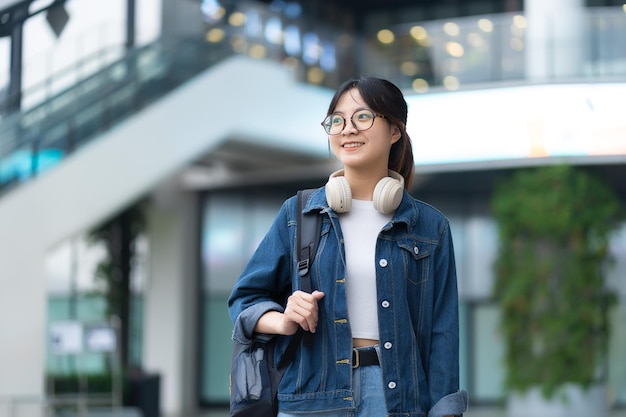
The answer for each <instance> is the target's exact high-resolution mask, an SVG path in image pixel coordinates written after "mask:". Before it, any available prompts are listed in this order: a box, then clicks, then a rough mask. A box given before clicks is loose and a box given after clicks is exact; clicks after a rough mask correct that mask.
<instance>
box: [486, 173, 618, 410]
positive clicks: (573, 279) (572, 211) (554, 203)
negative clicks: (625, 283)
mask: <svg viewBox="0 0 626 417" xmlns="http://www.w3.org/2000/svg"><path fill="white" fill-rule="evenodd" d="M491 203H492V205H491V207H492V211H493V214H494V216H495V219H496V222H497V225H498V230H499V249H498V255H497V259H496V262H495V287H494V295H495V297H496V299H497V301H498V303H499V305H500V307H501V312H502V318H501V331H502V334H503V337H504V342H505V367H506V384H507V387H508V388H509V389H510V390H512V391H517V392H524V391H526V390H527V389H529V388H536V387H539V388H541V391H542V393H543V394H544V396H545V397H546V398H550V397H552V396H553V395H554V394H555V393H556V391H557V390H558V389H559V387H561V386H562V385H563V384H565V383H575V384H579V385H582V386H584V387H588V386H589V385H591V384H592V383H594V382H596V381H598V380H601V379H603V378H605V377H606V372H605V369H604V368H603V367H604V365H605V362H606V355H607V349H608V339H609V330H610V323H609V310H610V308H611V306H613V305H614V303H615V301H616V296H615V294H614V293H613V292H612V291H610V290H608V289H607V287H606V285H605V282H604V271H605V268H606V267H607V261H608V260H609V253H608V245H609V239H610V234H611V232H612V231H613V230H614V229H615V227H616V224H617V221H618V220H619V219H620V217H621V215H622V214H623V213H622V208H621V207H620V202H619V199H618V198H617V196H616V195H615V194H614V192H613V191H612V190H611V189H610V187H608V186H607V185H606V184H605V183H604V182H603V181H601V180H600V179H598V178H596V177H594V176H592V175H590V174H588V173H587V172H585V171H583V170H581V169H575V168H573V167H571V166H568V165H558V166H546V167H540V168H532V169H524V170H520V171H516V172H515V173H514V174H513V175H512V176H510V177H508V178H507V179H505V180H504V181H502V182H501V183H499V184H498V185H497V186H496V189H495V192H494V194H493V198H492V202H491Z"/></svg>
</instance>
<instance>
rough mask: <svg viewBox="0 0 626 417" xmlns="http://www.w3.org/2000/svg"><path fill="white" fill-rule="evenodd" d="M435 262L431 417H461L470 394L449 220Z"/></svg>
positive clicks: (430, 372) (444, 226) (430, 371)
mask: <svg viewBox="0 0 626 417" xmlns="http://www.w3.org/2000/svg"><path fill="white" fill-rule="evenodd" d="M434 262H435V282H434V304H433V309H434V311H433V324H432V338H431V348H430V363H429V366H428V374H429V375H428V381H429V390H430V393H429V394H430V404H431V410H430V411H429V413H428V417H439V416H447V415H455V416H460V415H462V414H463V412H465V411H466V410H467V392H465V391H459V307H458V304H459V301H458V289H457V277H456V266H455V259H454V247H453V244H452V234H451V231H450V225H449V222H448V221H447V219H446V221H445V222H444V223H442V228H441V232H440V238H439V252H438V253H437V256H436V259H435V261H434Z"/></svg>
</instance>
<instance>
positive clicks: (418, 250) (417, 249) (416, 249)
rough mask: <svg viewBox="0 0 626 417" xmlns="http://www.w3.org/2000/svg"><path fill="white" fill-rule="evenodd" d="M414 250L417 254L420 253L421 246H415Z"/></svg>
mask: <svg viewBox="0 0 626 417" xmlns="http://www.w3.org/2000/svg"><path fill="white" fill-rule="evenodd" d="M413 252H415V254H416V255H417V254H418V253H420V248H418V247H417V246H416V247H414V248H413Z"/></svg>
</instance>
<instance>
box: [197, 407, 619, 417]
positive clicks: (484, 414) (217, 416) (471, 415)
mask: <svg viewBox="0 0 626 417" xmlns="http://www.w3.org/2000/svg"><path fill="white" fill-rule="evenodd" d="M194 417H228V410H222V411H206V412H203V413H202V414H201V415H199V416H194ZM464 417H506V413H505V412H504V410H502V409H501V408H486V407H470V408H469V411H468V412H467V413H465V414H464ZM528 417H532V416H528ZM589 417H594V416H589ZM610 417H626V409H620V410H613V411H612V412H611V414H610Z"/></svg>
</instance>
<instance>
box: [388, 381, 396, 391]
mask: <svg viewBox="0 0 626 417" xmlns="http://www.w3.org/2000/svg"><path fill="white" fill-rule="evenodd" d="M387 387H389V389H394V388H395V387H396V383H395V382H394V381H391V382H390V383H388V384H387Z"/></svg>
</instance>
